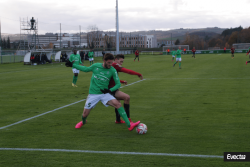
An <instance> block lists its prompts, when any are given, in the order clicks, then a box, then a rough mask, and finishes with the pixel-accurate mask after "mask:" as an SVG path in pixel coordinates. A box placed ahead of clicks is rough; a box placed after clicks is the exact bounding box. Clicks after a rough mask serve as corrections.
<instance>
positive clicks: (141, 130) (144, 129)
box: [136, 123, 148, 135]
mask: <svg viewBox="0 0 250 167" xmlns="http://www.w3.org/2000/svg"><path fill="white" fill-rule="evenodd" d="M147 131H148V128H147V125H145V124H144V123H140V124H139V125H138V126H137V127H136V132H137V133H138V134H140V135H142V134H145V133H147Z"/></svg>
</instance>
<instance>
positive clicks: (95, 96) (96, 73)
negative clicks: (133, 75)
mask: <svg viewBox="0 0 250 167" xmlns="http://www.w3.org/2000/svg"><path fill="white" fill-rule="evenodd" d="M113 61H114V56H113V55H112V54H110V53H107V54H105V56H104V59H103V63H95V64H93V65H92V66H90V67H85V66H79V65H76V64H72V63H71V62H70V61H68V62H66V63H65V65H66V66H67V67H72V66H73V67H74V68H76V69H78V70H80V71H84V72H90V71H92V72H93V74H92V77H91V81H90V87H89V95H88V98H87V100H86V103H85V106H84V110H83V114H82V121H81V122H79V123H77V124H76V126H75V128H77V129H78V128H81V127H82V126H83V125H84V124H85V123H86V119H87V116H88V115H89V113H90V111H91V109H93V108H94V107H95V105H96V104H97V103H98V102H99V101H101V102H102V104H103V105H104V106H106V107H108V106H112V107H114V108H116V109H117V110H118V112H119V114H120V116H121V117H122V118H123V120H124V121H125V123H126V125H127V127H128V130H130V131H132V130H133V129H134V128H135V127H136V126H137V125H138V124H139V123H140V121H137V122H135V123H134V122H130V121H129V119H128V117H127V114H126V112H125V110H124V108H123V107H122V105H121V103H120V102H119V101H118V100H116V98H115V97H114V96H112V95H111V94H112V92H114V91H116V90H117V89H119V88H120V86H121V83H120V79H119V77H118V74H117V72H116V70H115V68H114V67H112V63H113ZM111 78H113V79H114V81H115V86H114V87H112V88H110V89H109V88H108V85H109V81H110V79H111Z"/></svg>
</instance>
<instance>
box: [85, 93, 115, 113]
mask: <svg viewBox="0 0 250 167" xmlns="http://www.w3.org/2000/svg"><path fill="white" fill-rule="evenodd" d="M113 99H115V98H114V96H112V95H111V94H109V93H106V94H89V95H88V98H87V101H86V103H85V106H84V108H86V109H91V108H94V107H95V106H96V104H97V103H98V102H99V101H101V102H102V104H103V105H104V106H106V107H108V106H109V105H107V103H108V102H109V101H110V100H113Z"/></svg>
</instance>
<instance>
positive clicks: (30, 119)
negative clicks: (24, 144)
mask: <svg viewBox="0 0 250 167" xmlns="http://www.w3.org/2000/svg"><path fill="white" fill-rule="evenodd" d="M84 100H86V99H83V100H80V101H77V102H74V103H71V104H68V105H65V106H62V107H59V108H56V109H54V110H51V111H47V112H45V113H42V114H39V115H36V116H34V117H30V118H27V119H24V120H22V121H18V122H16V123H13V124H10V125H7V126H3V127H1V128H0V129H5V128H8V127H10V126H13V125H17V124H20V123H22V122H25V121H28V120H31V119H33V118H37V117H40V116H43V115H45V114H48V113H51V112H54V111H56V110H60V109H62V108H65V107H68V106H71V105H73V104H76V103H80V102H82V101H84Z"/></svg>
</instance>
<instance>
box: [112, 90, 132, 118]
mask: <svg viewBox="0 0 250 167" xmlns="http://www.w3.org/2000/svg"><path fill="white" fill-rule="evenodd" d="M115 98H116V99H117V100H124V109H125V112H126V114H127V116H128V119H129V121H130V122H131V119H130V110H129V108H130V106H129V101H130V96H129V95H128V94H126V93H124V92H122V91H119V90H118V91H117V92H116V93H115Z"/></svg>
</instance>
